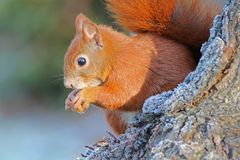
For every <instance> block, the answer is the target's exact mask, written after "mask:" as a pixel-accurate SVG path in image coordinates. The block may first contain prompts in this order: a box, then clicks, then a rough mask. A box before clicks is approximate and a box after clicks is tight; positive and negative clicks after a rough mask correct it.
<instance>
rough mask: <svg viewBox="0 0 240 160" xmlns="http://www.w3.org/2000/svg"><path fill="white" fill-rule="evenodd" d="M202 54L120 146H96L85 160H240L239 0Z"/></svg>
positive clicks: (110, 142) (153, 101)
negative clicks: (183, 79)
mask: <svg viewBox="0 0 240 160" xmlns="http://www.w3.org/2000/svg"><path fill="white" fill-rule="evenodd" d="M201 52H202V54H203V56H202V58H201V60H200V62H199V64H198V66H197V68H196V70H195V71H194V72H192V73H191V74H189V76H188V77H186V79H185V81H184V82H183V83H182V84H180V85H179V86H178V87H177V88H176V89H175V90H173V91H169V92H167V93H163V94H161V95H157V96H154V97H151V98H149V99H148V100H147V101H146V102H145V104H144V107H143V112H142V113H141V114H140V115H138V117H137V118H136V119H135V120H134V121H133V122H132V123H131V126H130V127H129V129H128V130H127V132H126V133H125V134H124V135H122V136H121V137H120V138H119V139H118V140H119V141H118V140H117V139H115V138H106V139H105V140H104V141H102V142H98V143H97V144H96V145H95V146H94V147H93V148H94V150H93V151H90V150H89V151H88V152H87V158H86V159H92V160H98V159H103V160H105V159H106V160H107V159H111V160H114V159H116V160H119V159H134V160H139V159H240V0H231V1H230V2H229V3H228V4H227V5H226V6H225V8H224V10H223V12H222V14H221V16H218V17H216V19H215V21H214V26H213V28H212V29H211V36H210V38H209V41H208V42H207V43H205V44H204V45H203V47H202V50H201Z"/></svg>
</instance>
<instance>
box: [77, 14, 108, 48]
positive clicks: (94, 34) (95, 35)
mask: <svg viewBox="0 0 240 160" xmlns="http://www.w3.org/2000/svg"><path fill="white" fill-rule="evenodd" d="M75 25H76V33H77V34H82V37H83V39H84V40H86V41H89V42H93V43H94V45H96V46H97V47H99V48H102V47H103V45H102V40H101V35H100V32H99V30H98V27H97V25H95V24H94V23H93V22H91V20H90V19H88V18H87V17H86V16H84V15H83V14H80V15H78V17H77V19H76V22H75Z"/></svg>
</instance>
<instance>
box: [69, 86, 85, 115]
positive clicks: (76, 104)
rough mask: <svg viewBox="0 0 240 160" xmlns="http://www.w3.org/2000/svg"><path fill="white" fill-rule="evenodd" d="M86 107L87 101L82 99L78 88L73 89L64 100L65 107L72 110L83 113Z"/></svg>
mask: <svg viewBox="0 0 240 160" xmlns="http://www.w3.org/2000/svg"><path fill="white" fill-rule="evenodd" d="M88 107H89V103H88V102H86V101H85V100H84V99H83V97H82V96H81V92H80V90H79V89H75V90H73V91H72V92H71V93H70V94H69V95H68V97H67V99H66V101H65V109H66V110H70V109H71V110H72V111H73V112H78V113H84V111H85V110H86V109H87V108H88Z"/></svg>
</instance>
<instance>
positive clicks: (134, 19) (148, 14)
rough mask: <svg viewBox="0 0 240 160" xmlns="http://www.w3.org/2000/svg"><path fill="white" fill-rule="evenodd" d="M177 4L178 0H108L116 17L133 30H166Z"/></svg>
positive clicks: (110, 9)
mask: <svg viewBox="0 0 240 160" xmlns="http://www.w3.org/2000/svg"><path fill="white" fill-rule="evenodd" d="M175 4H176V0H107V7H108V9H109V11H110V12H112V13H113V16H114V18H115V19H116V20H117V21H118V22H119V23H120V24H121V25H122V26H123V27H125V28H127V29H129V30H130V31H133V32H145V31H154V32H156V31H161V30H164V29H165V28H166V24H168V23H169V21H170V20H171V15H172V14H173V11H174V8H175Z"/></svg>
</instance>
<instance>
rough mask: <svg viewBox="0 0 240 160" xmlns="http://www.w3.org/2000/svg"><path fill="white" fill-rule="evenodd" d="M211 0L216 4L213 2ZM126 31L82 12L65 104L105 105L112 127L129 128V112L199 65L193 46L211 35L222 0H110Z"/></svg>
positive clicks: (67, 61) (79, 107) (68, 61)
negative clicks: (98, 21)
mask: <svg viewBox="0 0 240 160" xmlns="http://www.w3.org/2000/svg"><path fill="white" fill-rule="evenodd" d="M210 4H211V5H210ZM107 6H108V9H109V10H110V11H111V12H112V14H113V15H114V17H115V18H116V20H117V21H118V22H119V23H120V24H121V25H122V26H123V27H125V28H126V29H129V30H130V31H132V32H135V33H137V34H136V35H134V36H127V35H125V34H123V33H119V32H117V31H114V30H113V29H112V28H111V27H109V26H104V25H97V24H95V23H94V22H92V21H91V20H90V19H88V18H87V17H86V16H84V15H83V14H80V15H78V16H77V18H76V21H75V26H76V34H75V37H74V39H73V40H72V42H71V44H70V46H69V48H68V50H67V53H66V55H65V58H64V85H65V86H66V87H67V88H72V89H74V90H73V91H72V92H71V93H70V94H69V96H68V98H67V99H66V104H65V107H66V109H71V110H73V111H76V112H79V113H83V112H84V111H85V110H86V109H88V107H89V105H90V104H95V105H97V106H100V107H102V108H104V109H105V111H106V118H107V121H108V123H109V125H110V126H111V127H112V129H113V130H114V131H115V132H116V133H118V134H121V133H123V132H124V131H125V130H126V128H127V120H126V118H125V116H124V113H134V112H137V111H138V112H139V111H140V110H141V108H142V105H143V103H144V101H145V100H146V99H147V98H148V97H150V96H153V95H156V94H159V93H162V92H164V91H168V90H171V89H173V88H175V87H176V86H177V85H178V84H179V83H181V82H182V81H183V80H184V78H185V77H186V76H187V75H188V74H189V73H190V72H191V71H193V70H194V68H195V66H196V63H195V60H194V58H193V54H194V53H192V50H190V49H189V47H200V45H201V44H202V43H203V42H204V41H206V40H207V38H208V36H209V29H210V27H211V25H212V22H213V18H214V17H215V16H216V15H217V14H218V13H219V12H220V11H221V9H222V6H223V3H222V1H221V0H212V1H211V0H209V1H207V0H107Z"/></svg>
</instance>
